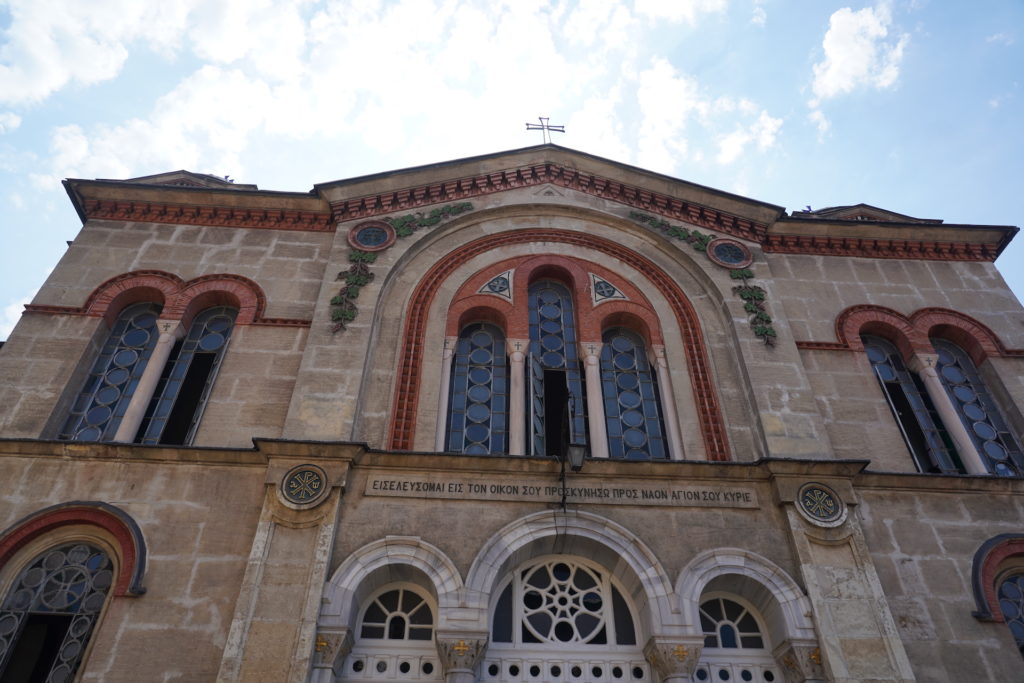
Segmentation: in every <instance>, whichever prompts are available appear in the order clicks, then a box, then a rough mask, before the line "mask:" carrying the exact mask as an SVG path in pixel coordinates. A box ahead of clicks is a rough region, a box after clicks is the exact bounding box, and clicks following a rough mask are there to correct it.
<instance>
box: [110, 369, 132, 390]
mask: <svg viewBox="0 0 1024 683" xmlns="http://www.w3.org/2000/svg"><path fill="white" fill-rule="evenodd" d="M130 376H131V375H130V373H129V372H128V371H127V370H125V369H124V368H114V369H113V370H111V371H110V372H108V373H107V375H106V377H105V378H104V379H106V380H107V383H108V384H113V385H114V386H117V385H119V384H124V383H125V381H126V380H127V379H128V377H130Z"/></svg>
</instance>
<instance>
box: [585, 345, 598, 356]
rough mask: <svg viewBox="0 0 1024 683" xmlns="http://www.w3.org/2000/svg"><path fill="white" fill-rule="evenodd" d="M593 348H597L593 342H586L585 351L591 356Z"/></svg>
mask: <svg viewBox="0 0 1024 683" xmlns="http://www.w3.org/2000/svg"><path fill="white" fill-rule="evenodd" d="M595 348H597V347H595V346H594V345H593V344H587V353H589V354H590V355H591V356H593V355H594V349H595Z"/></svg>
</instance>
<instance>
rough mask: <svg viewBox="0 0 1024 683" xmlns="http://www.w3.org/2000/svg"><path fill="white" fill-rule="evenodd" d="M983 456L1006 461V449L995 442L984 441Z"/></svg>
mask: <svg viewBox="0 0 1024 683" xmlns="http://www.w3.org/2000/svg"><path fill="white" fill-rule="evenodd" d="M985 455H987V456H988V457H990V458H992V459H994V460H1006V449H1005V448H1003V447H1002V446H1000V445H999V444H998V443H996V442H995V441H986V442H985Z"/></svg>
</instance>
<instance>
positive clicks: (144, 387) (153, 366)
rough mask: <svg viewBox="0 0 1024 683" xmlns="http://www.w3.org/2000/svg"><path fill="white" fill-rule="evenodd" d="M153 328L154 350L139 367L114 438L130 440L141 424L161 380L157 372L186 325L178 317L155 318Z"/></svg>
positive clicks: (159, 371)
mask: <svg viewBox="0 0 1024 683" xmlns="http://www.w3.org/2000/svg"><path fill="white" fill-rule="evenodd" d="M156 328H157V330H159V331H160V336H159V337H158V338H157V340H156V346H154V347H153V353H151V354H150V356H149V361H148V362H147V363H146V369H145V370H143V371H142V377H140V378H139V383H138V385H136V387H135V393H133V394H132V397H131V399H130V400H129V401H128V408H127V409H126V410H125V411H124V417H122V418H121V423H120V424H119V425H118V426H117V433H116V434H114V441H123V442H127V443H131V442H132V441H134V440H135V435H136V434H137V433H138V431H139V426H140V425H141V424H142V418H143V417H145V415H146V408H148V407H149V402H150V401H151V400H152V399H153V392H155V391H156V385H157V383H159V382H160V375H161V374H163V371H164V366H165V365H166V364H167V359H168V358H169V357H170V355H171V350H172V349H173V348H174V344H175V343H176V342H177V341H178V340H179V339H181V338H182V337H183V336H185V327H184V325H182V324H181V321H180V320H157V321H156Z"/></svg>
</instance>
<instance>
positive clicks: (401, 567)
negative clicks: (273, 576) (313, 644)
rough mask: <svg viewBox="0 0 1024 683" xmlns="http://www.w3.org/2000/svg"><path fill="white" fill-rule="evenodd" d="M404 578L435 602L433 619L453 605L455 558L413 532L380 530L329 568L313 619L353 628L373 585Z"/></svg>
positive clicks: (457, 579) (458, 579)
mask: <svg viewBox="0 0 1024 683" xmlns="http://www.w3.org/2000/svg"><path fill="white" fill-rule="evenodd" d="M396 583H408V584H413V585H415V586H418V587H420V588H422V589H423V590H425V591H427V592H428V593H429V594H430V597H431V598H432V599H433V600H434V601H436V603H437V611H438V615H437V624H436V626H437V627H438V628H443V627H444V626H445V622H446V621H447V618H448V615H449V613H450V612H451V611H452V610H453V609H457V608H458V607H459V602H460V596H461V594H462V592H463V582H462V576H461V575H460V574H459V571H458V569H457V568H456V567H455V563H454V562H452V561H451V559H449V558H448V556H447V555H445V554H444V553H443V552H441V550H440V549H438V548H437V547H436V546H434V545H431V544H430V543H427V542H426V541H424V540H422V539H421V538H419V537H418V536H385V537H384V538H382V539H380V540H377V541H373V542H372V543H368V544H367V545H364V546H363V547H362V548H359V549H358V550H356V551H355V552H353V553H352V554H351V555H349V556H348V557H347V558H346V559H345V561H344V562H342V563H341V565H340V566H339V567H338V568H337V569H336V570H335V572H334V574H332V575H331V578H330V579H329V580H328V581H327V585H326V586H325V587H324V594H323V607H322V608H321V609H320V618H319V625H320V626H321V627H326V628H337V627H348V628H349V629H355V627H356V619H357V618H358V617H359V609H360V607H361V606H362V604H363V603H364V602H366V600H367V599H368V598H369V597H370V595H371V594H373V593H374V592H375V591H377V590H378V589H380V588H382V587H383V586H386V585H389V584H396Z"/></svg>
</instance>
